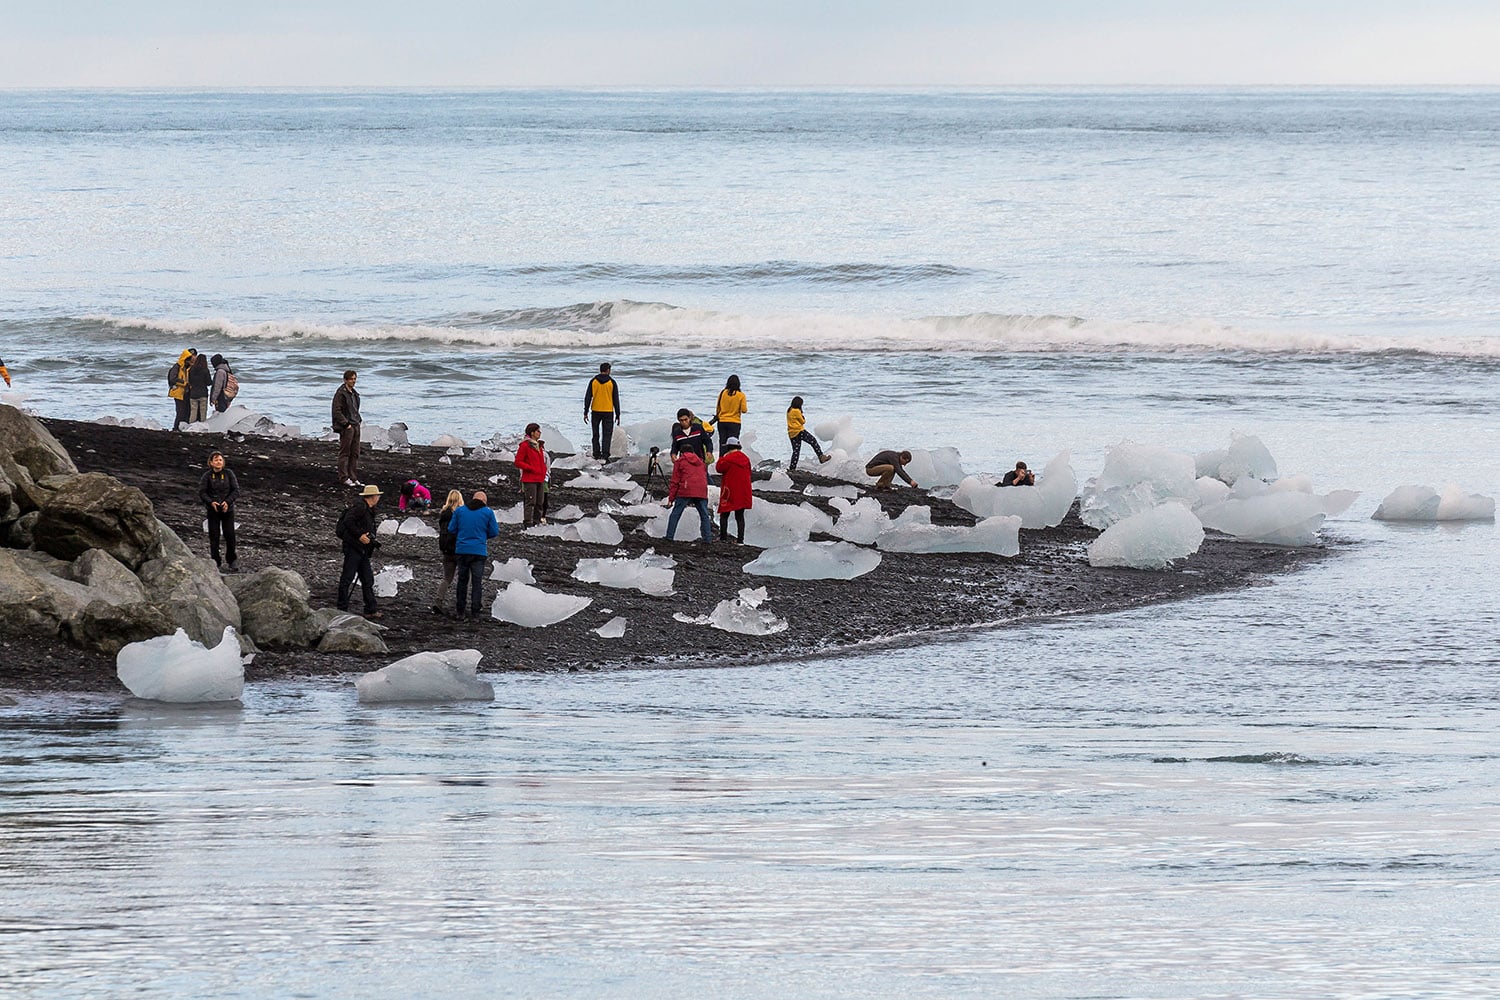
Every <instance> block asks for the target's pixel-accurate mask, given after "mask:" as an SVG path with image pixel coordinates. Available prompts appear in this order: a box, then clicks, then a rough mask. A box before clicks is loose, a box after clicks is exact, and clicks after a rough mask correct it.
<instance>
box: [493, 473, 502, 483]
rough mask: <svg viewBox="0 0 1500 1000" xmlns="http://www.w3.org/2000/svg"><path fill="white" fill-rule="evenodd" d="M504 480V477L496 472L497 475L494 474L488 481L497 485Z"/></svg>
mask: <svg viewBox="0 0 1500 1000" xmlns="http://www.w3.org/2000/svg"><path fill="white" fill-rule="evenodd" d="M504 479H505V477H504V476H502V475H501V474H500V473H498V472H497V473H495V474H494V475H493V476H491V477H490V478H489V481H490V482H491V483H498V482H502V481H503V480H504Z"/></svg>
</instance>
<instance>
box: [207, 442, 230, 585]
mask: <svg viewBox="0 0 1500 1000" xmlns="http://www.w3.org/2000/svg"><path fill="white" fill-rule="evenodd" d="M239 495H240V481H239V479H238V477H236V476H235V474H234V470H233V469H229V468H226V467H225V465H224V454H223V453H222V452H217V451H216V452H214V453H213V454H212V455H209V456H208V471H207V472H205V473H203V478H201V479H199V480H198V499H199V500H201V501H203V509H204V510H205V511H206V512H207V514H208V554H209V555H210V556H212V557H213V561H214V565H215V566H218V567H219V568H220V569H221V570H222V571H223V572H225V573H238V572H239V571H240V564H239V560H238V559H237V558H236V556H235V551H234V502H235V500H237V499H238V498H239ZM221 533H222V534H223V536H224V559H220V558H219V535H220V534H221ZM225 559H227V560H228V562H229V565H227V566H226V565H224V561H225Z"/></svg>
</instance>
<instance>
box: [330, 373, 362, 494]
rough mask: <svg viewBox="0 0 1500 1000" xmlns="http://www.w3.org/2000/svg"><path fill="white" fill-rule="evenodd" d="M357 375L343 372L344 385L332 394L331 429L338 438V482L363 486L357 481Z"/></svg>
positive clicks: (358, 421)
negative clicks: (355, 386) (336, 433)
mask: <svg viewBox="0 0 1500 1000" xmlns="http://www.w3.org/2000/svg"><path fill="white" fill-rule="evenodd" d="M358 378H359V373H358V372H356V371H354V370H353V369H352V368H351V369H350V370H349V371H346V372H344V384H343V385H341V386H339V387H338V389H337V391H335V392H334V394H333V429H334V430H335V431H337V432H338V436H339V482H341V483H343V484H344V485H345V486H363V485H364V484H363V483H361V482H360V481H359V426H360V417H359V393H358V392H356V391H355V389H354V383H355V381H356V380H357V379H358Z"/></svg>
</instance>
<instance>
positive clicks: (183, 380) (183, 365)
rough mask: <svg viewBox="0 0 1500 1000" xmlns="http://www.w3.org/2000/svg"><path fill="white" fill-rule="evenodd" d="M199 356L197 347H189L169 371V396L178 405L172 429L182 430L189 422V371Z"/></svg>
mask: <svg viewBox="0 0 1500 1000" xmlns="http://www.w3.org/2000/svg"><path fill="white" fill-rule="evenodd" d="M197 356H198V349H197V348H196V347H189V348H188V349H187V350H185V351H183V352H182V354H181V355H179V356H178V358H177V363H176V364H175V365H173V366H172V367H171V368H169V369H168V370H167V396H168V397H169V398H171V399H173V400H175V401H176V403H177V415H176V417H175V419H174V420H173V421H172V429H173V430H174V431H175V430H181V429H182V425H183V424H185V423H187V422H188V414H189V412H190V411H189V409H188V407H189V406H190V405H191V404H190V403H189V402H188V371H189V370H190V369H191V368H192V367H193V359H194V358H196V357H197Z"/></svg>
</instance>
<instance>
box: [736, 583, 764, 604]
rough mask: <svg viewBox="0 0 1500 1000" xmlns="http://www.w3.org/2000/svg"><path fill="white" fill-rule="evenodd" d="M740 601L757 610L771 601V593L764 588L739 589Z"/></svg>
mask: <svg viewBox="0 0 1500 1000" xmlns="http://www.w3.org/2000/svg"><path fill="white" fill-rule="evenodd" d="M739 597H740V600H741V601H742V602H743V603H745V604H748V605H749V606H750V607H752V608H758V607H760V606H761V605H762V604H764V603H766V602H767V601H769V600H770V599H771V592H770V591H769V590H767V589H766V588H765V587H741V588H740V593H739Z"/></svg>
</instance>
